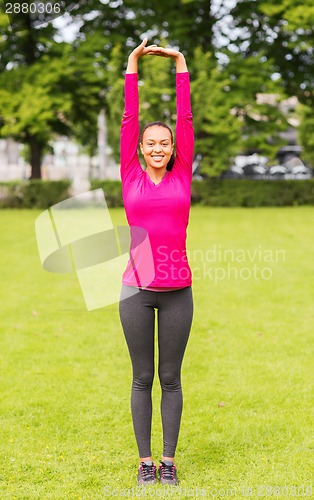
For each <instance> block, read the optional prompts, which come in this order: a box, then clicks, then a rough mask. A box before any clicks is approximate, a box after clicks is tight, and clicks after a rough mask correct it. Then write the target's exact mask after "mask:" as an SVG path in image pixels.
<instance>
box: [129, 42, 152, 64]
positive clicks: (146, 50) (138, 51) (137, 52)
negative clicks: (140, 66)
mask: <svg viewBox="0 0 314 500" xmlns="http://www.w3.org/2000/svg"><path fill="white" fill-rule="evenodd" d="M146 44H147V38H144V40H143V41H142V43H140V45H138V46H137V47H135V49H134V50H133V51H132V52H131V54H130V55H129V58H135V59H137V60H138V59H140V58H141V57H143V56H146V55H147V54H150V53H151V50H152V49H153V48H155V47H157V45H156V44H153V45H148V47H146Z"/></svg>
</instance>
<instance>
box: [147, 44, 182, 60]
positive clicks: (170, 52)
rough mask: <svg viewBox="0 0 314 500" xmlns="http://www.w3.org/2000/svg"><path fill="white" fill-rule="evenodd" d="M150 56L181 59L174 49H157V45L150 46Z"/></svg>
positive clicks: (179, 53) (180, 55)
mask: <svg viewBox="0 0 314 500" xmlns="http://www.w3.org/2000/svg"><path fill="white" fill-rule="evenodd" d="M149 54H150V55H155V56H161V57H171V59H178V58H179V57H183V54H181V52H179V51H178V50H175V49H170V48H164V47H159V46H157V45H151V48H150V52H149Z"/></svg>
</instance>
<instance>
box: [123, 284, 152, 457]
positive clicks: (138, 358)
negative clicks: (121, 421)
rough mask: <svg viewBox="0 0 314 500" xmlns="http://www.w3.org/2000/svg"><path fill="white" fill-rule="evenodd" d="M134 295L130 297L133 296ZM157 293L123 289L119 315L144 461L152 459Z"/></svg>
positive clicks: (133, 416)
mask: <svg viewBox="0 0 314 500" xmlns="http://www.w3.org/2000/svg"><path fill="white" fill-rule="evenodd" d="M131 293H133V295H131V296H130V294H131ZM154 297H156V293H155V292H149V291H146V290H139V291H138V292H137V293H135V294H134V288H133V287H127V286H123V287H122V290H121V296H120V303H119V313H120V320H121V323H122V327H123V331H124V335H125V339H126V342H127V345H128V349H129V352H130V357H131V361H132V368H133V382H132V392H131V410H132V420H133V427H134V433H135V437H136V441H137V446H138V450H139V456H140V457H142V458H146V459H147V458H148V457H151V447H150V443H151V422H152V397H151V391H152V384H153V379H154V325H155V310H154Z"/></svg>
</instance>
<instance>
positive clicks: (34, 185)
mask: <svg viewBox="0 0 314 500" xmlns="http://www.w3.org/2000/svg"><path fill="white" fill-rule="evenodd" d="M70 186H71V182H70V181H69V180H61V181H46V180H41V179H32V180H29V181H11V182H0V207H1V208H49V207H50V206H51V205H55V204H56V203H59V202H60V201H63V200H65V199H67V198H69V196H70V192H69V189H70Z"/></svg>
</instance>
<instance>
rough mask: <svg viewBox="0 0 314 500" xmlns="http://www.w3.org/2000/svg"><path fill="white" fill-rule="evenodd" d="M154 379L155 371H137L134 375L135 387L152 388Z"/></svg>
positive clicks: (140, 388)
mask: <svg viewBox="0 0 314 500" xmlns="http://www.w3.org/2000/svg"><path fill="white" fill-rule="evenodd" d="M153 381H154V372H153V371H149V370H147V371H142V372H140V373H136V374H134V376H133V389H136V390H138V391H145V390H147V389H151V388H152V386H153Z"/></svg>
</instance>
